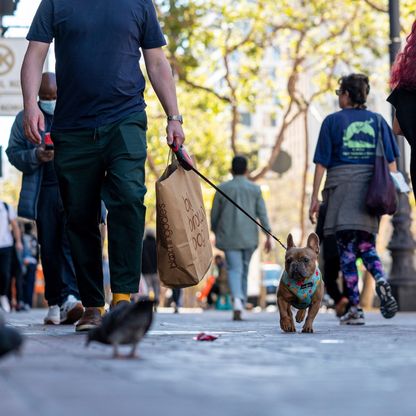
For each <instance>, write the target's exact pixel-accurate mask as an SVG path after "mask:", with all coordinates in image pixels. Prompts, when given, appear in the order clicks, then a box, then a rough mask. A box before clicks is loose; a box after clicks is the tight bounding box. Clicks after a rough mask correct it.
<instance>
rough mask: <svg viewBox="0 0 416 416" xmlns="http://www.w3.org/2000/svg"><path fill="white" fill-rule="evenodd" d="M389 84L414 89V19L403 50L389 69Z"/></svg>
mask: <svg viewBox="0 0 416 416" xmlns="http://www.w3.org/2000/svg"><path fill="white" fill-rule="evenodd" d="M390 85H391V87H392V88H396V87H403V88H408V89H416V21H415V22H414V23H413V26H412V31H411V32H410V34H409V36H408V37H407V38H406V46H405V48H404V50H403V52H400V53H399V54H398V55H397V57H396V60H395V62H394V65H393V69H392V71H391V79H390Z"/></svg>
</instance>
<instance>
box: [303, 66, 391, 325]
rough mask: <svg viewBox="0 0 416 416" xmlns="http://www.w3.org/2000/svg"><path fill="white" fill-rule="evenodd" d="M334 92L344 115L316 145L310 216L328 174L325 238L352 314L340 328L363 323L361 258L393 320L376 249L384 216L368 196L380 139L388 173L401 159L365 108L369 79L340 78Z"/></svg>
mask: <svg viewBox="0 0 416 416" xmlns="http://www.w3.org/2000/svg"><path fill="white" fill-rule="evenodd" d="M339 85H340V87H339V89H338V90H337V91H336V94H337V95H338V100H339V106H340V108H341V111H338V112H336V113H333V114H330V115H329V116H327V117H326V118H325V120H324V122H323V124H322V126H321V131H320V134H319V138H318V143H317V145H316V150H315V156H314V163H315V164H316V167H315V176H314V183H313V192H312V198H311V204H310V209H309V217H310V219H311V221H312V222H315V220H316V215H317V213H318V211H319V206H320V202H319V200H318V192H319V188H320V185H321V181H322V178H323V175H324V173H325V171H327V178H326V182H325V186H324V190H323V200H324V203H325V204H326V206H327V210H326V215H325V222H324V226H323V233H324V237H326V236H330V235H335V238H336V241H337V246H338V251H339V255H340V265H341V270H342V273H343V276H344V280H345V283H346V286H347V293H348V298H349V303H350V308H349V310H348V311H347V312H346V313H345V315H344V316H342V317H341V318H340V323H341V324H358V325H362V324H364V314H363V311H362V309H361V308H360V294H359V290H358V270H357V265H356V260H357V258H361V259H362V260H363V263H364V265H365V267H366V269H367V270H368V271H369V272H370V273H371V274H372V275H373V277H374V278H375V280H376V291H377V294H378V296H379V297H380V300H381V307H380V310H381V313H382V315H383V316H384V317H385V318H392V317H393V316H394V315H395V314H396V312H397V309H398V307H397V303H396V300H395V299H394V297H393V295H392V293H391V287H390V284H389V283H388V282H387V280H386V275H385V272H384V269H383V266H382V264H381V261H380V258H379V256H378V254H377V251H376V247H375V240H376V234H377V232H378V227H379V220H380V218H379V217H378V216H376V215H373V214H371V213H369V211H368V210H367V208H366V202H365V201H366V195H367V191H368V187H369V184H370V181H371V178H372V175H373V171H374V163H375V155H376V145H377V140H382V141H383V145H384V149H385V157H386V159H387V161H388V163H389V167H390V170H392V171H396V170H397V167H396V162H395V158H396V157H398V156H399V149H398V146H397V144H396V140H395V138H394V135H393V134H392V131H391V129H390V127H389V126H388V125H387V122H386V121H385V120H384V119H383V118H382V116H381V115H379V114H376V113H373V112H371V111H369V110H367V109H366V106H365V103H366V100H367V95H368V93H369V91H370V84H369V80H368V77H367V76H366V75H362V74H350V75H348V76H344V77H342V78H341V79H340V80H339Z"/></svg>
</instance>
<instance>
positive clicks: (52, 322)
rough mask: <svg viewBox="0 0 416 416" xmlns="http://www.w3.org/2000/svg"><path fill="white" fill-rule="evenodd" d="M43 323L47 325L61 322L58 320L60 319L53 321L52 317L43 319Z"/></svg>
mask: <svg viewBox="0 0 416 416" xmlns="http://www.w3.org/2000/svg"><path fill="white" fill-rule="evenodd" d="M43 323H44V324H45V325H59V322H58V321H52V319H45V320H44V321H43Z"/></svg>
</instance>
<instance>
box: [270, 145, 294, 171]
mask: <svg viewBox="0 0 416 416" xmlns="http://www.w3.org/2000/svg"><path fill="white" fill-rule="evenodd" d="M291 166H292V157H291V156H290V154H289V153H287V152H285V151H284V150H281V151H280V152H279V154H278V155H277V157H276V159H275V160H274V162H273V164H272V171H273V172H276V173H279V174H280V175H281V174H282V173H285V172H287V171H288V170H289V169H290V168H291Z"/></svg>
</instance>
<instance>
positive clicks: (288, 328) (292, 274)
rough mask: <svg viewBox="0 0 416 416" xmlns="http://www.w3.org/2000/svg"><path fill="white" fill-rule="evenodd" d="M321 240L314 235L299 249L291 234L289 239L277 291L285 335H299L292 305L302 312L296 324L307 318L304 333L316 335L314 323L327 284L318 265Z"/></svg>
mask: <svg viewBox="0 0 416 416" xmlns="http://www.w3.org/2000/svg"><path fill="white" fill-rule="evenodd" d="M318 254H319V238H318V236H317V235H316V234H315V233H311V234H310V235H309V237H308V242H307V245H306V247H302V248H300V247H296V246H295V244H294V242H293V237H292V234H289V235H288V237H287V250H286V255H285V270H284V272H283V274H282V277H281V279H280V284H279V288H278V290H277V306H278V308H279V313H280V328H281V329H282V330H283V331H284V332H296V327H295V323H294V321H293V315H292V308H291V307H292V306H293V307H295V308H296V309H299V310H298V312H297V314H296V318H295V319H296V322H298V323H300V322H302V321H303V320H304V319H305V315H306V310H307V309H308V316H307V317H306V320H305V323H304V325H303V329H302V332H305V333H313V327H312V324H313V321H314V319H315V317H316V315H317V313H318V311H319V308H320V306H321V301H322V298H323V296H324V285H323V282H322V277H321V273H320V271H319V268H318V266H317V260H318Z"/></svg>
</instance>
